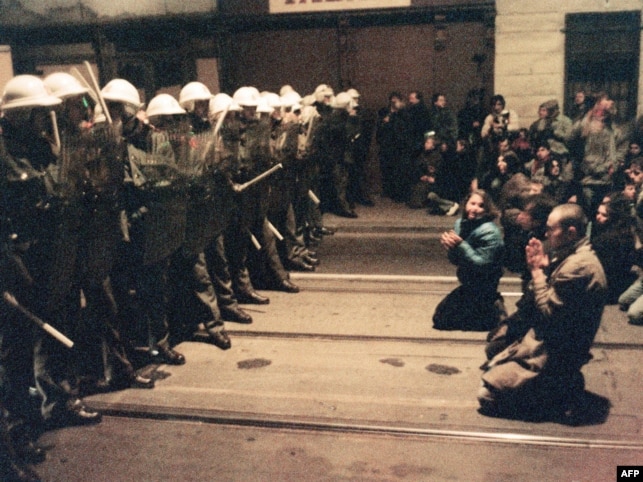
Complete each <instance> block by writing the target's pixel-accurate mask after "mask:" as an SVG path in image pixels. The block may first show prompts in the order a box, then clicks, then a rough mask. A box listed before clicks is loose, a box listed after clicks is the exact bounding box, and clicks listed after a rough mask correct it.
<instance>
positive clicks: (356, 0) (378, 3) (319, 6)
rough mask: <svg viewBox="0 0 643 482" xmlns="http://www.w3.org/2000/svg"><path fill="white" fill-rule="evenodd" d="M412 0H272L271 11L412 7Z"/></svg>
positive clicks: (290, 11)
mask: <svg viewBox="0 0 643 482" xmlns="http://www.w3.org/2000/svg"><path fill="white" fill-rule="evenodd" d="M410 6H411V0H270V13H303V12H322V11H325V10H357V9H365V8H396V7H410Z"/></svg>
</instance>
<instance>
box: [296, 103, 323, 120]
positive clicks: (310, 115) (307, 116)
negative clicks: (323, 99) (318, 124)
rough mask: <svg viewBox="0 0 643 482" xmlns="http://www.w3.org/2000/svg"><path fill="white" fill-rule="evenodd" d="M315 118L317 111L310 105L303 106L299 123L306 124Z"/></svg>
mask: <svg viewBox="0 0 643 482" xmlns="http://www.w3.org/2000/svg"><path fill="white" fill-rule="evenodd" d="M315 117H319V113H318V112H317V109H315V108H314V107H313V106H312V105H305V106H303V107H302V109H301V117H300V119H301V123H302V124H308V122H310V121H311V120H312V119H314V118H315Z"/></svg>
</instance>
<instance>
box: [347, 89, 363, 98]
mask: <svg viewBox="0 0 643 482" xmlns="http://www.w3.org/2000/svg"><path fill="white" fill-rule="evenodd" d="M346 93H347V94H348V95H350V96H351V97H352V98H353V99H355V100H357V99H359V97H360V95H359V92H358V91H357V89H352V88H351V89H348V90H347V91H346Z"/></svg>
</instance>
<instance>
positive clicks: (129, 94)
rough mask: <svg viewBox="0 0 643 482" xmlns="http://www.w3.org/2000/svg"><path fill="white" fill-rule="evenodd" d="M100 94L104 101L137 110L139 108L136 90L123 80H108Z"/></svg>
mask: <svg viewBox="0 0 643 482" xmlns="http://www.w3.org/2000/svg"><path fill="white" fill-rule="evenodd" d="M100 93H101V95H102V96H103V98H104V99H105V100H111V101H113V102H122V103H123V104H130V105H132V106H134V107H135V108H137V109H139V108H140V107H141V97H140V96H139V95H138V90H136V87H134V86H133V85H132V84H130V83H129V82H128V81H127V80H125V79H112V80H110V81H109V82H108V83H107V85H106V86H105V87H103V88H102V90H101V91H100Z"/></svg>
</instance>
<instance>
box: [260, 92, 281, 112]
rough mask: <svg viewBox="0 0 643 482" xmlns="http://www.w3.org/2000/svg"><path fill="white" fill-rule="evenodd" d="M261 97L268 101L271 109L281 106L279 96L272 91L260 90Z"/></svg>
mask: <svg viewBox="0 0 643 482" xmlns="http://www.w3.org/2000/svg"><path fill="white" fill-rule="evenodd" d="M261 98H262V99H265V100H266V102H268V105H269V106H270V107H272V108H273V109H278V108H279V107H281V106H282V103H281V97H279V95H277V94H275V93H274V92H262V93H261Z"/></svg>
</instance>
